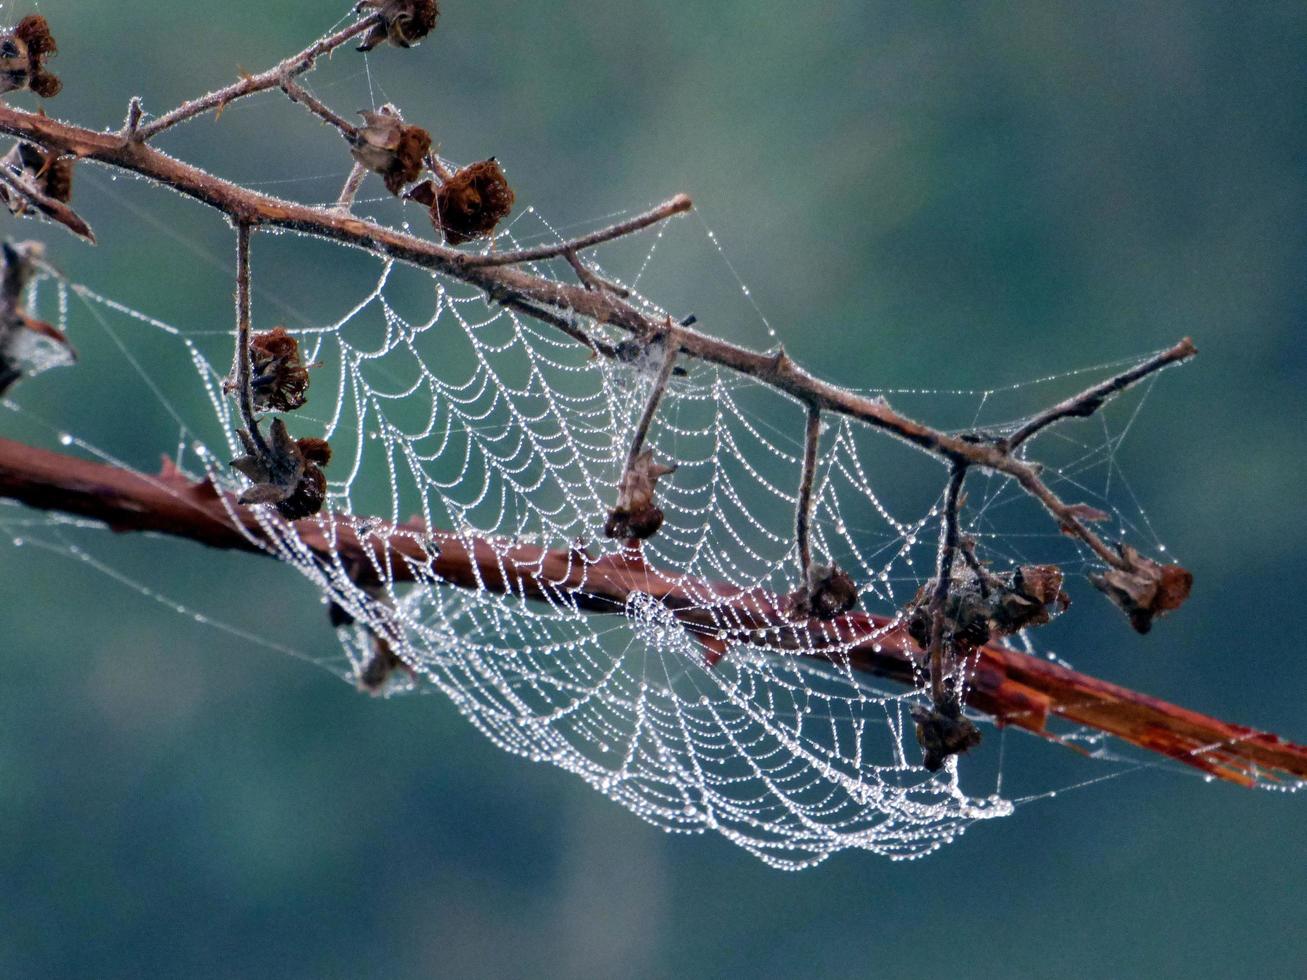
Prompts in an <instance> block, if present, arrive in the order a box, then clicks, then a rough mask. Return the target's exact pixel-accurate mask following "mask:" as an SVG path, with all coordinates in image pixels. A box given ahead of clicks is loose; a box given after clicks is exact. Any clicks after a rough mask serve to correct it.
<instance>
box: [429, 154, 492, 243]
mask: <svg viewBox="0 0 1307 980" xmlns="http://www.w3.org/2000/svg"><path fill="white" fill-rule="evenodd" d="M408 197H409V198H411V199H412V200H414V201H417V202H418V203H420V204H425V205H426V206H427V207H428V208H429V209H430V210H431V223H432V224H433V225H435V227H436V230H437V231H439V232H441V233H442V234H443V235H444V236H445V241H447V242H448V243H449V244H450V245H462V244H463V243H464V242H468V241H471V240H472V239H474V238H480V237H481V236H482V235H488V234H490V233H491V232H492V231H494V230H495V225H497V224H499V222H500V221H502V220H503V219H504V218H506V217H508V214H509V212H510V211H512V210H513V189H512V188H511V187H509V186H508V178H507V177H505V176H504V171H503V169H502V168H501V167H500V166H499V162H498V161H497V160H496V159H495V158H494V157H491V158H490V159H489V160H482V161H481V162H480V163H470V164H468V165H467V166H466V167H464V168H462V169H461V170H459V171H458V172H457V173H455V174H454V175H453V176H452V177H450V178H449V179H448V180H447V181H445V182H444V183H443V184H441V185H440V186H439V187H436V186H435V185H434V184H433V183H432V182H431V181H429V180H427V181H423V182H422V183H421V184H418V186H417V187H415V188H413V190H411V191H409V193H408Z"/></svg>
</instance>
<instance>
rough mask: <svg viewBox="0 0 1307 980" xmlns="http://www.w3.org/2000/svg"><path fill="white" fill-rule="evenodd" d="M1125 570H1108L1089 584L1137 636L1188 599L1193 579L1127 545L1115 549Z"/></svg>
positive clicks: (1093, 578) (1182, 571) (1091, 579)
mask: <svg viewBox="0 0 1307 980" xmlns="http://www.w3.org/2000/svg"><path fill="white" fill-rule="evenodd" d="M1117 552H1118V554H1120V555H1121V557H1122V558H1123V559H1124V560H1125V563H1126V565H1127V566H1128V568H1126V569H1120V568H1109V569H1107V571H1105V572H1103V574H1101V575H1091V576H1090V577H1089V581H1091V582H1092V583H1094V586H1095V587H1096V588H1098V590H1099V591H1101V592H1102V593H1104V594H1105V595H1106V596H1107V597H1108V598H1109V599H1111V600H1112V601H1113V602H1114V603H1116V604H1117V605H1118V606H1119V607H1120V608H1121V610H1122V611H1123V612H1124V613H1125V614H1126V615H1127V616H1128V617H1130V625H1131V626H1133V627H1134V628H1135V629H1136V630H1138V631H1139V632H1140V633H1147V632H1148V631H1149V630H1150V629H1152V628H1153V619H1154V618H1155V617H1157V616H1162V615H1164V614H1166V613H1168V612H1170V611H1171V610H1173V609H1179V608H1180V606H1181V605H1182V604H1183V603H1184V601H1185V600H1186V599H1188V598H1189V590H1190V589H1191V588H1192V587H1193V584H1194V577H1193V575H1192V573H1190V572H1189V570H1188V569H1186V568H1182V567H1181V566H1179V565H1162V564H1160V563H1158V562H1155V561H1153V560H1152V559H1151V558H1145V557H1144V556H1143V555H1141V554H1140V553H1139V552H1138V551H1136V550H1135V549H1134V548H1132V547H1130V545H1128V544H1121V545H1119V546H1118V547H1117Z"/></svg>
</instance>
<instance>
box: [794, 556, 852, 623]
mask: <svg viewBox="0 0 1307 980" xmlns="http://www.w3.org/2000/svg"><path fill="white" fill-rule="evenodd" d="M857 604H858V586H857V584H856V583H855V582H854V581H853V579H852V578H851V577H850V576H849V574H848V573H847V572H845V571H844V570H843V569H841V568H840V567H839V566H838V565H834V564H831V565H821V564H818V563H816V562H814V563H813V564H812V566H811V567H810V568H809V569H808V581H807V582H805V583H804V585H803V587H802V588H800V589H797V590H795V591H794V592H792V593H790V596H789V607H790V615H791V616H793V617H794V618H795V619H808V618H810V617H813V616H815V617H816V618H817V619H822V620H832V619H835V618H836V617H837V616H842V615H844V614H845V613H846V612H848V611H849V610H850V609H852V608H853V607H854V606H856V605H857Z"/></svg>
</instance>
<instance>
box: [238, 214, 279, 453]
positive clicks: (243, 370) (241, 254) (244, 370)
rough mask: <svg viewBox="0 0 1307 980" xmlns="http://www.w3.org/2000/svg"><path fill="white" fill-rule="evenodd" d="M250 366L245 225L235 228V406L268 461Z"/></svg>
mask: <svg viewBox="0 0 1307 980" xmlns="http://www.w3.org/2000/svg"><path fill="white" fill-rule="evenodd" d="M250 366H251V362H250V226H249V225H248V224H246V223H245V222H243V221H242V222H241V223H240V224H238V225H237V226H236V355H235V359H234V363H233V365H232V377H233V378H234V379H235V381H236V403H237V404H238V405H239V406H240V413H241V421H242V422H244V423H245V428H246V430H247V431H248V432H249V434H250V438H251V439H252V440H253V441H254V445H255V446H257V447H258V449H259V452H260V453H261V454H262V455H263V456H265V457H266V456H269V455H271V454H270V453H269V451H268V444H267V443H266V442H264V441H263V433H261V432H260V431H259V421H258V419H257V418H255V415H254V392H253V388H252V387H251V385H252V382H251V379H250Z"/></svg>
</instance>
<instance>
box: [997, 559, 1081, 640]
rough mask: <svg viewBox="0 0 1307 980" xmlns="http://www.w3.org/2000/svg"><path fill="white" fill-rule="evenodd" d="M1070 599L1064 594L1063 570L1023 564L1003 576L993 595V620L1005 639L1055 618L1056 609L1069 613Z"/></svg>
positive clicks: (1055, 567) (1054, 566)
mask: <svg viewBox="0 0 1307 980" xmlns="http://www.w3.org/2000/svg"><path fill="white" fill-rule="evenodd" d="M1070 604H1071V599H1070V597H1069V596H1068V595H1067V594H1066V593H1065V592H1063V591H1062V569H1060V568H1058V567H1057V566H1056V565H1020V566H1018V567H1017V569H1016V570H1015V571H1013V572H1012V573H1011V574H1010V575H1009V576H1005V577H1000V578H999V581H998V584H997V587H996V588H995V590H994V593H993V595H992V596H991V601H990V620H991V622H992V623H993V625H994V628H995V629H996V630H998V632H999V633H1001V634H1002V635H1004V636H1010V635H1012V634H1013V633H1016V632H1018V631H1020V630H1023V629H1026V628H1028V627H1031V626H1043V625H1044V624H1045V623H1047V622H1049V621H1050V620H1051V619H1052V618H1053V608H1052V607H1053V606H1054V605H1056V606H1057V611H1058V612H1062V611H1065V610H1066V608H1067V606H1069V605H1070Z"/></svg>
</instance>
